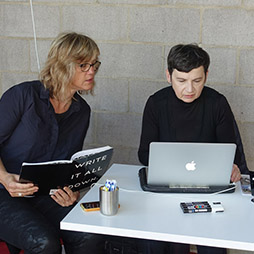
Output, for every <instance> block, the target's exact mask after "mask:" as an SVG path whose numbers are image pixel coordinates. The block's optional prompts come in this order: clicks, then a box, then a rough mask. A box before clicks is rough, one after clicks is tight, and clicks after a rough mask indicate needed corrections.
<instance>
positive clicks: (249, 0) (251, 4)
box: [243, 0, 254, 253]
mask: <svg viewBox="0 0 254 254" xmlns="http://www.w3.org/2000/svg"><path fill="white" fill-rule="evenodd" d="M243 5H244V6H246V7H254V2H253V0H243ZM253 253H254V252H253Z"/></svg>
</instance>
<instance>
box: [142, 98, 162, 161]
mask: <svg viewBox="0 0 254 254" xmlns="http://www.w3.org/2000/svg"><path fill="white" fill-rule="evenodd" d="M158 140H159V126H158V114H157V113H156V108H155V105H154V101H153V98H152V97H150V98H149V99H148V101H147V103H146V105H145V109H144V113H143V120H142V131H141V138H140V145H139V150H138V157H139V161H140V162H141V163H142V164H143V165H145V166H147V165H148V157H149V145H150V143H151V142H153V141H158Z"/></svg>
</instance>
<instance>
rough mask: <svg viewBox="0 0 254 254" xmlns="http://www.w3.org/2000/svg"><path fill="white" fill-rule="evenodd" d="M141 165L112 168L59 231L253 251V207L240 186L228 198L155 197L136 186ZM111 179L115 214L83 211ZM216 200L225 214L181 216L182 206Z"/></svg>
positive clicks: (69, 215)
mask: <svg viewBox="0 0 254 254" xmlns="http://www.w3.org/2000/svg"><path fill="white" fill-rule="evenodd" d="M141 167H142V166H132V165H122V164H114V165H113V166H112V167H111V168H110V169H109V170H108V171H107V173H106V174H105V175H104V176H103V177H102V178H101V179H100V181H99V183H98V184H97V185H95V186H94V187H93V188H92V189H91V190H90V191H89V192H88V193H87V194H86V195H85V196H84V197H83V198H82V199H81V201H80V202H79V203H78V204H77V205H76V206H75V208H74V209H73V210H72V211H71V212H70V213H69V214H68V215H67V216H66V217H65V218H64V219H63V221H62V222H61V229H65V230H73V231H82V232H92V233H101V234H108V235H116V236H126V237H135V238H143V239H153V240H162V241H169V242H170V241H171V242H179V243H189V244H197V245H206V246H214V247H224V248H230V249H240V250H249V251H254V234H253V231H254V203H253V202H251V196H243V195H242V194H241V192H240V188H239V184H238V186H237V189H236V191H235V193H232V194H218V195H211V194H165V193H163V194H158V193H151V192H144V191H142V189H141V188H140V184H139V179H138V170H139V169H140V168H141ZM106 179H115V180H116V181H117V183H118V186H119V189H120V193H119V200H120V205H121V207H120V209H119V211H118V213H117V214H116V215H115V216H104V215H102V214H101V213H100V211H96V212H84V211H82V210H81V208H80V203H81V202H87V201H96V200H98V199H99V186H100V185H103V184H104V183H105V180H106ZM190 201H209V202H213V201H220V202H221V203H222V205H223V207H224V209H225V211H224V212H223V213H202V214H201V213H199V214H184V213H183V212H182V210H181V208H180V202H190Z"/></svg>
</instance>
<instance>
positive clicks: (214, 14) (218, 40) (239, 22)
mask: <svg viewBox="0 0 254 254" xmlns="http://www.w3.org/2000/svg"><path fill="white" fill-rule="evenodd" d="M253 36H254V10H249V11H248V10H244V9H206V10H205V11H204V15H203V35H202V38H203V40H202V41H203V43H205V44H213V45H229V46H230V45H232V46H238V45H241V46H252V45H253Z"/></svg>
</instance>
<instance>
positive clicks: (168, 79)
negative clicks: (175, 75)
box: [166, 70, 171, 83]
mask: <svg viewBox="0 0 254 254" xmlns="http://www.w3.org/2000/svg"><path fill="white" fill-rule="evenodd" d="M166 77H167V81H168V83H171V76H170V74H169V71H168V70H166Z"/></svg>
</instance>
